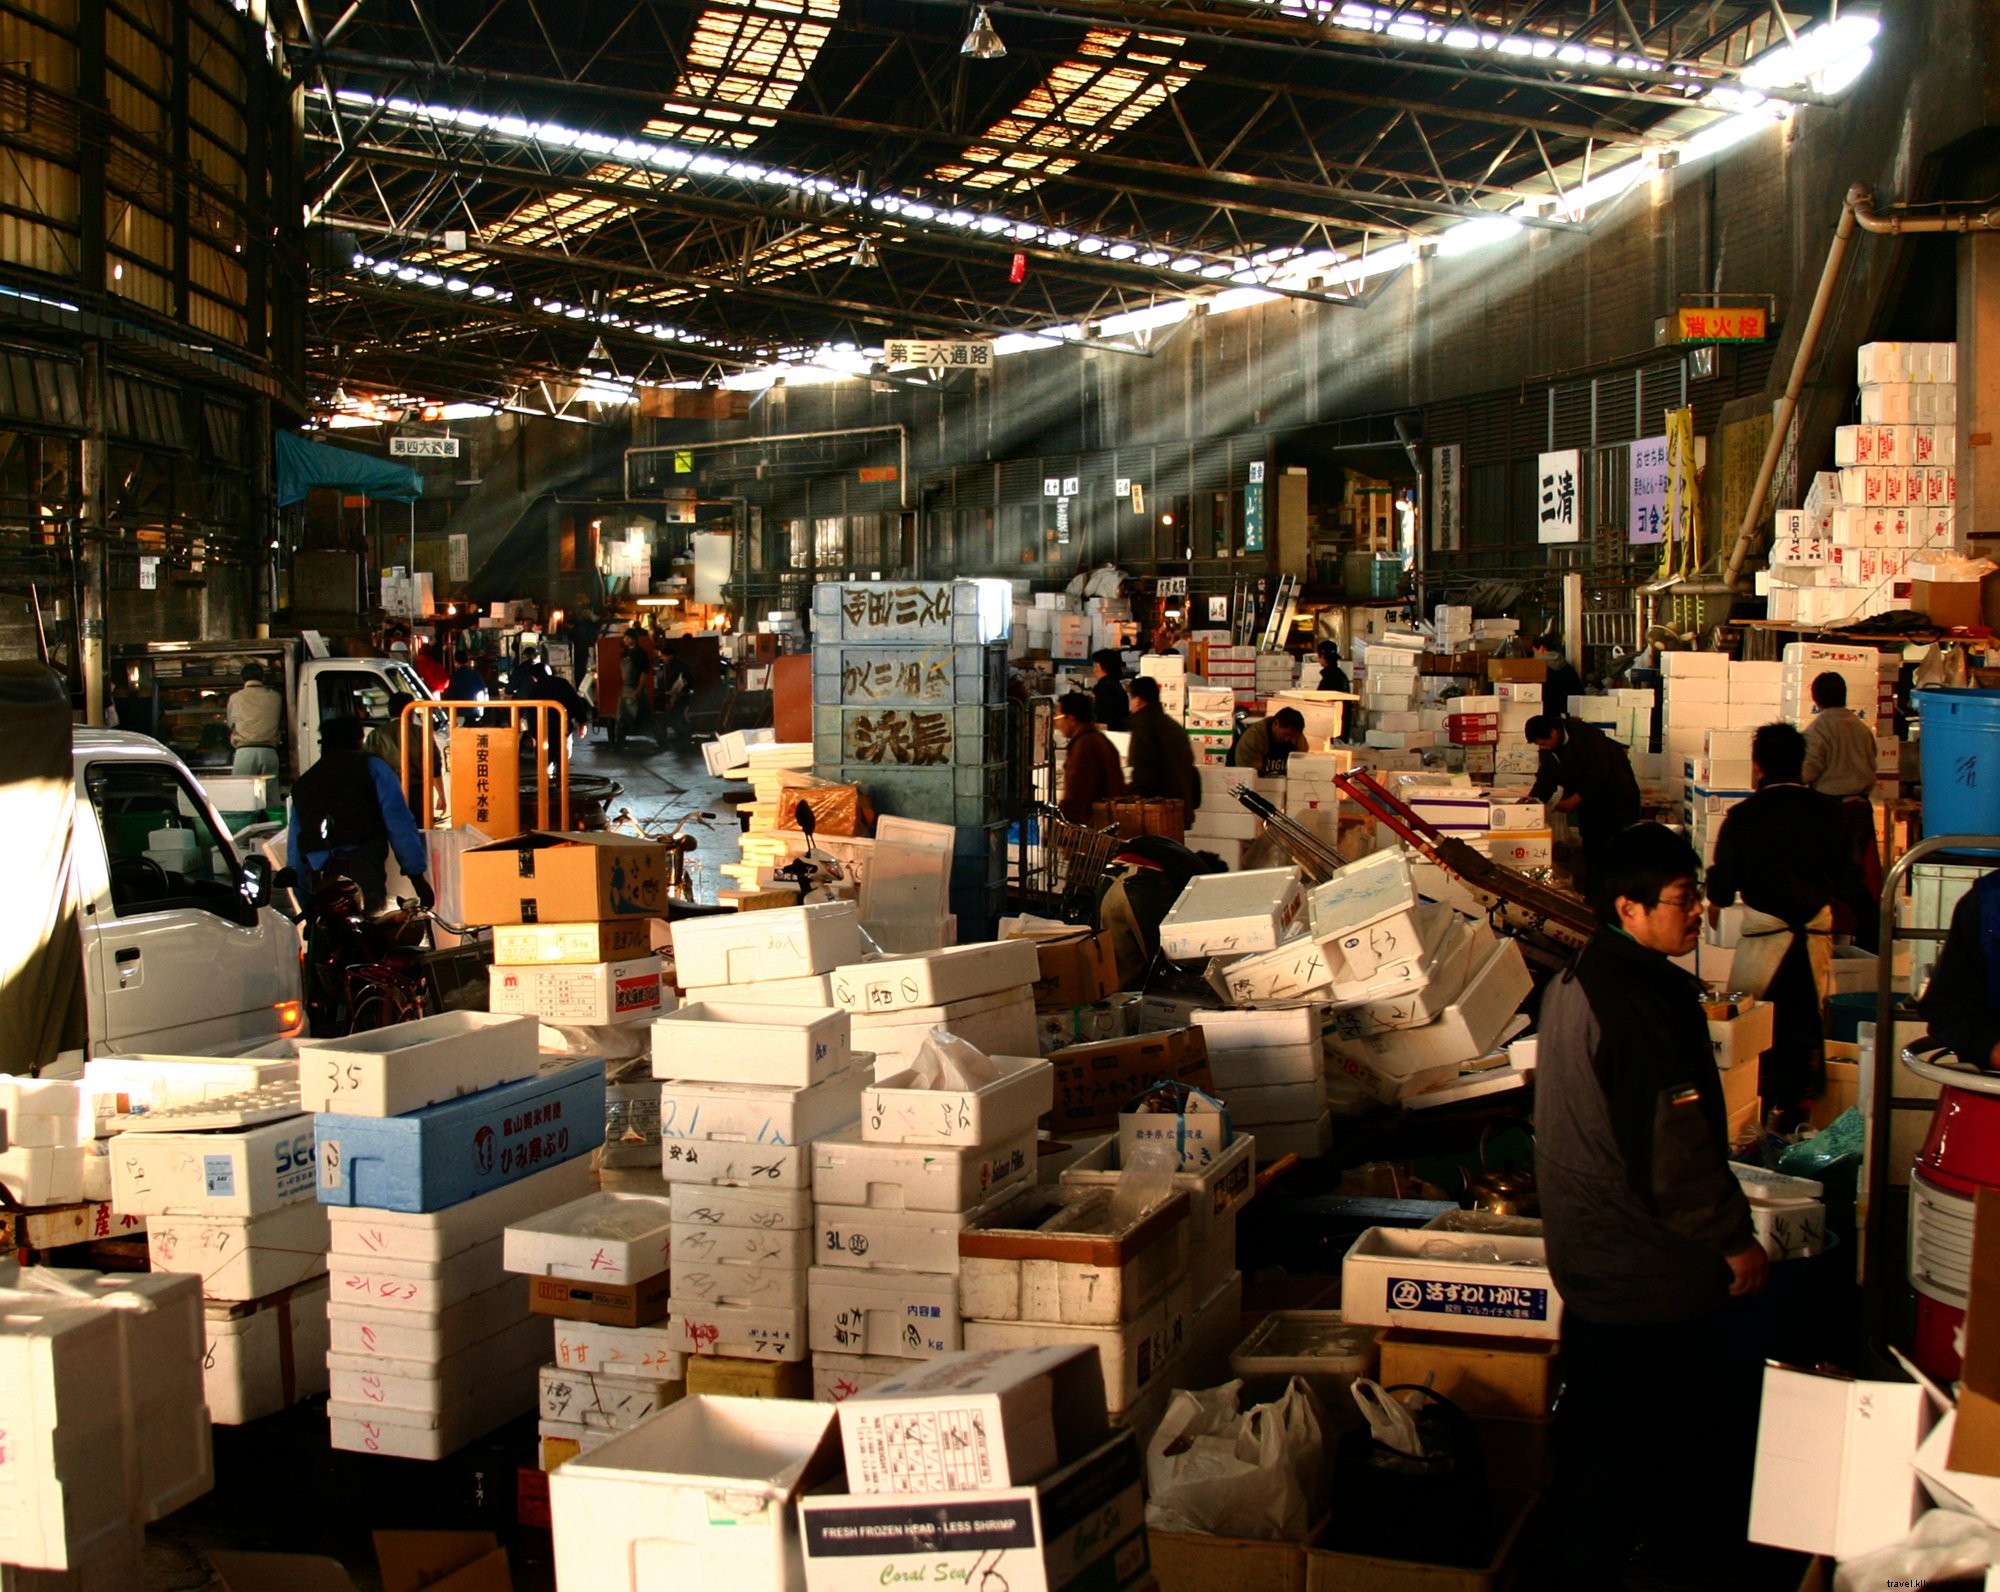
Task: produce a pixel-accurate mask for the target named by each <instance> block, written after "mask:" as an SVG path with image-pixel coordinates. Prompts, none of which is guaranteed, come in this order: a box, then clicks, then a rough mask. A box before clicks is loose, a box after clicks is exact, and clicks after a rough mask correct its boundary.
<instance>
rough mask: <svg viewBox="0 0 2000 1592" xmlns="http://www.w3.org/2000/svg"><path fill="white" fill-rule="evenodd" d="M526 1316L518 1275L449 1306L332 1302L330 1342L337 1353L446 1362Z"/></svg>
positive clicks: (525, 1295)
mask: <svg viewBox="0 0 2000 1592" xmlns="http://www.w3.org/2000/svg"><path fill="white" fill-rule="evenodd" d="M527 1315H528V1296H527V1292H526V1290H525V1289H523V1288H522V1286H521V1280H520V1279H519V1278H518V1277H508V1278H505V1279H504V1280H502V1281H501V1282H500V1283H498V1284H496V1285H495V1286H494V1287H491V1288H489V1289H487V1290H486V1291H485V1292H484V1293H480V1294H474V1295H473V1296H472V1297H471V1298H470V1299H462V1300H460V1301H459V1302H458V1303H457V1304H455V1305H452V1306H450V1307H449V1308H448V1309H445V1310H432V1311H418V1310H383V1309H380V1308H378V1307H376V1306H374V1305H362V1304H352V1303H349V1302H347V1301H346V1300H342V1299H334V1300H333V1301H332V1302H331V1303H330V1304H328V1306H327V1321H328V1324H329V1325H328V1340H329V1344H330V1346H331V1351H332V1352H333V1353H336V1354H378V1355H384V1356H387V1357H389V1358H391V1359H396V1360H442V1359H444V1358H446V1357H447V1356H449V1355H453V1354H456V1353H458V1352H459V1350H461V1349H463V1348H466V1347H468V1346H469V1345H471V1344H474V1343H477V1342H478V1341H479V1340H480V1339H481V1338H485V1337H490V1336H492V1334H493V1333H494V1331H496V1330H497V1329H498V1328H499V1327H501V1326H503V1325H506V1324H508V1323H510V1322H513V1321H516V1320H522V1319H525V1318H526V1317H527Z"/></svg>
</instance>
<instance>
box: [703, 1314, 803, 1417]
mask: <svg viewBox="0 0 2000 1592" xmlns="http://www.w3.org/2000/svg"><path fill="white" fill-rule="evenodd" d="M798 1335H799V1337H800V1338H801V1339H803V1338H804V1337H805V1326H804V1323H803V1322H801V1324H800V1326H799V1332H798ZM687 1389H688V1392H689V1393H690V1394H695V1393H704V1394H717V1393H719V1394H721V1395H722V1396H723V1397H724V1398H739V1399H804V1398H811V1397H812V1396H813V1378H812V1366H811V1365H810V1364H809V1363H808V1362H806V1361H804V1360H739V1359H736V1358H734V1357H732V1356H730V1355H726V1354H696V1355H690V1356H688V1362H687Z"/></svg>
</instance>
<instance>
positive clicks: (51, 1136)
mask: <svg viewBox="0 0 2000 1592" xmlns="http://www.w3.org/2000/svg"><path fill="white" fill-rule="evenodd" d="M0 1111H5V1112H6V1113H7V1136H6V1138H5V1139H4V1140H0V1188H4V1189H5V1190H6V1191H7V1194H8V1196H9V1198H11V1199H12V1200H13V1202H14V1203H15V1204H16V1205H26V1206H30V1207H33V1206H45V1205H75V1204H78V1203H80V1202H81V1201H82V1199H83V1197H84V1195H83V1176H84V1163H85V1159H86V1156H85V1150H84V1146H85V1145H86V1143H88V1142H89V1141H90V1138H91V1129H92V1127H93V1123H92V1122H91V1120H90V1116H89V1110H88V1107H87V1105H86V1104H85V1100H84V1096H83V1092H82V1091H81V1090H80V1089H79V1088H78V1087H77V1085H76V1084H75V1083H74V1082H72V1081H69V1080H66V1079H59V1078H48V1079H35V1078H14V1077H7V1078H0Z"/></svg>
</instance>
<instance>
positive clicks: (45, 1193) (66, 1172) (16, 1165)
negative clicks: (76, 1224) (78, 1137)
mask: <svg viewBox="0 0 2000 1592" xmlns="http://www.w3.org/2000/svg"><path fill="white" fill-rule="evenodd" d="M83 1165H84V1154H83V1151H82V1149H81V1148H79V1147H76V1146H69V1147H66V1148H62V1149H38V1150H37V1149H14V1150H0V1187H4V1188H5V1189H6V1190H7V1193H8V1195H9V1196H10V1197H11V1198H12V1199H13V1201H14V1203H15V1204H16V1205H25V1206H29V1207H34V1206H38V1205H74V1204H76V1203H77V1202H78V1201H79V1200H81V1199H82V1198H83Z"/></svg>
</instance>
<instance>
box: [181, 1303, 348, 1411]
mask: <svg viewBox="0 0 2000 1592" xmlns="http://www.w3.org/2000/svg"><path fill="white" fill-rule="evenodd" d="M204 1315H205V1317H206V1320H205V1322H204V1325H205V1327H206V1329H207V1333H208V1343H207V1350H206V1352H205V1353H204V1354H203V1355H202V1361H201V1368H202V1369H201V1379H202V1389H203V1394H204V1396H205V1397H206V1399H207V1401H208V1416H209V1419H210V1420H211V1421H213V1422H214V1423H215V1424H216V1425H217V1426H247V1425H248V1424H249V1423H250V1422H251V1421H261V1420H262V1419H263V1418H264V1417H265V1416H267V1415H276V1414H277V1413H278V1411H280V1410H282V1409H284V1408H286V1407H287V1406H288V1405H291V1404H297V1403H300V1402H302V1401H304V1400H306V1399H310V1398H317V1397H319V1396H320V1395H322V1394H324V1393H325V1392H326V1389H327V1371H326V1354H327V1326H328V1323H327V1315H326V1279H325V1278H324V1277H315V1278H314V1279H313V1280H312V1281H310V1282H306V1283H301V1284H300V1285H299V1286H298V1287H296V1288H293V1289H290V1290H288V1291H287V1292H286V1293H284V1294H282V1295H279V1296H278V1297H276V1298H271V1297H266V1298H263V1299H255V1300H251V1301H249V1302H248V1303H247V1304H240V1305H228V1304H216V1305H210V1306H209V1307H207V1309H206V1310H205V1311H204ZM288 1339H289V1341H287V1340H288ZM288 1378H289V1380H288Z"/></svg>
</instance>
